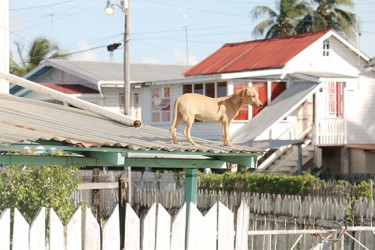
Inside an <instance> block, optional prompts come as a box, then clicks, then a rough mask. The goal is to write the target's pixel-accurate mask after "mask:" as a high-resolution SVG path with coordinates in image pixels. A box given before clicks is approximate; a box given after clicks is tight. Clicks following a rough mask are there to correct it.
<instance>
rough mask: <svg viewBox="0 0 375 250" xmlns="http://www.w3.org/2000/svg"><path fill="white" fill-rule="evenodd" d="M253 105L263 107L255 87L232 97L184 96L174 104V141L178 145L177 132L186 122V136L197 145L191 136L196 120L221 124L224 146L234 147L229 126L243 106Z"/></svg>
mask: <svg viewBox="0 0 375 250" xmlns="http://www.w3.org/2000/svg"><path fill="white" fill-rule="evenodd" d="M245 105H252V106H253V107H256V108H261V107H263V105H262V103H261V102H260V101H259V93H258V89H257V88H254V87H249V88H244V89H240V90H238V91H237V92H236V93H234V94H233V95H230V96H225V97H220V98H211V97H207V96H204V95H199V94H193V93H189V94H184V95H182V96H180V97H179V98H177V99H176V101H175V103H174V114H173V122H172V126H171V128H170V132H171V133H172V139H173V142H174V143H175V144H178V141H177V138H176V130H177V128H178V126H179V125H180V124H181V122H185V124H186V126H185V130H184V135H185V137H186V139H187V140H188V141H189V142H190V143H191V144H193V145H195V146H197V144H196V143H195V142H194V141H193V139H192V138H191V136H190V130H191V127H192V125H193V123H194V119H197V120H200V121H207V122H221V134H222V138H223V142H224V145H226V146H230V147H233V145H232V143H231V142H230V140H229V124H230V122H231V121H232V119H233V118H234V117H235V116H236V115H237V114H238V111H239V110H240V108H241V107H242V106H245Z"/></svg>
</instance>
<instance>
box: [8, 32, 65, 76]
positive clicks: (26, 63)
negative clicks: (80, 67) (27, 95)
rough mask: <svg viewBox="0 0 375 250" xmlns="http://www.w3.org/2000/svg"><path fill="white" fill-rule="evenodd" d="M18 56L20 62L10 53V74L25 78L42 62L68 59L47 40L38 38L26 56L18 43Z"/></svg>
mask: <svg viewBox="0 0 375 250" xmlns="http://www.w3.org/2000/svg"><path fill="white" fill-rule="evenodd" d="M15 45H16V48H17V54H18V56H19V60H20V62H19V63H17V62H16V61H15V60H14V57H13V53H12V52H11V53H10V69H9V71H10V73H11V74H14V75H18V76H23V75H25V74H26V73H27V72H29V71H31V70H33V69H34V68H36V67H37V66H38V65H39V64H40V63H41V62H42V61H44V60H45V59H49V58H67V55H66V53H64V52H63V51H62V50H60V49H59V48H58V47H57V46H56V45H55V44H54V43H52V42H51V41H50V40H49V39H47V38H36V39H34V40H33V41H32V43H31V45H30V48H29V50H28V51H27V54H26V56H24V55H23V45H21V44H20V43H16V44H15Z"/></svg>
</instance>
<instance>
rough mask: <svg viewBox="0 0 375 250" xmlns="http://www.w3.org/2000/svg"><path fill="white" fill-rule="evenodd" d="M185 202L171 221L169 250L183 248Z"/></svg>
mask: <svg viewBox="0 0 375 250" xmlns="http://www.w3.org/2000/svg"><path fill="white" fill-rule="evenodd" d="M185 228H186V203H185V204H184V205H183V206H182V208H181V209H180V210H179V211H178V213H177V215H176V217H175V218H174V221H173V222H172V234H171V250H180V249H185Z"/></svg>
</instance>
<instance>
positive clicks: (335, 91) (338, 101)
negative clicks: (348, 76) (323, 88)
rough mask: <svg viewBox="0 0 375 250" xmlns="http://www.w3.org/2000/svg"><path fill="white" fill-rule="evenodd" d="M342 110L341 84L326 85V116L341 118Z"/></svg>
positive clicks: (330, 83)
mask: <svg viewBox="0 0 375 250" xmlns="http://www.w3.org/2000/svg"><path fill="white" fill-rule="evenodd" d="M342 110H343V83H342V82H329V83H328V115H329V116H333V117H342Z"/></svg>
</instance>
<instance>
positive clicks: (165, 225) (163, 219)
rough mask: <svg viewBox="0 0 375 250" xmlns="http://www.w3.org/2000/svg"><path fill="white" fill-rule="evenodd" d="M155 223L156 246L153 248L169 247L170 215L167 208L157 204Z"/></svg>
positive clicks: (163, 248)
mask: <svg viewBox="0 0 375 250" xmlns="http://www.w3.org/2000/svg"><path fill="white" fill-rule="evenodd" d="M157 208H158V209H157V225H156V246H155V250H170V249H171V220H172V219H171V216H170V215H169V214H168V212H167V210H165V208H164V207H163V206H162V205H161V204H158V207H157Z"/></svg>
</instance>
